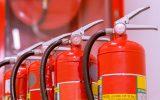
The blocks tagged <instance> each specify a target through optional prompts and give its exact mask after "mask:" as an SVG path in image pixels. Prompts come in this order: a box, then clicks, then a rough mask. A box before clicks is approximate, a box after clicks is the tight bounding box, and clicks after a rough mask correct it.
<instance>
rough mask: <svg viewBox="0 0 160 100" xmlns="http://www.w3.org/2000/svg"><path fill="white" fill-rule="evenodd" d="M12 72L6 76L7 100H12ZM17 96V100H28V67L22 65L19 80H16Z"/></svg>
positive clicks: (7, 72)
mask: <svg viewBox="0 0 160 100" xmlns="http://www.w3.org/2000/svg"><path fill="white" fill-rule="evenodd" d="M11 74H12V70H8V71H6V72H5V75H4V98H5V100H10V99H11V94H10V78H11ZM16 94H17V98H18V99H21V100H25V99H26V94H27V69H26V65H22V66H21V67H20V69H19V70H18V74H17V78H16Z"/></svg>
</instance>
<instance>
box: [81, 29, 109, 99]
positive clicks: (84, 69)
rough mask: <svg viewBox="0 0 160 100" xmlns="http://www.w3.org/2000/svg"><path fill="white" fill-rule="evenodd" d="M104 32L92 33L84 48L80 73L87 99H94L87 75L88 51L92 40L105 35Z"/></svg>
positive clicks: (92, 42)
mask: <svg viewBox="0 0 160 100" xmlns="http://www.w3.org/2000/svg"><path fill="white" fill-rule="evenodd" d="M105 35H106V32H105V30H102V31H99V32H97V33H96V34H94V35H93V36H92V37H91V38H90V39H89V41H88V42H87V44H86V46H85V49H84V54H83V58H82V73H83V74H82V75H83V79H84V88H85V92H86V94H87V98H88V100H94V95H93V91H92V83H91V82H90V76H89V57H90V52H91V49H92V46H93V44H94V42H95V41H96V40H97V39H98V38H99V37H101V36H105Z"/></svg>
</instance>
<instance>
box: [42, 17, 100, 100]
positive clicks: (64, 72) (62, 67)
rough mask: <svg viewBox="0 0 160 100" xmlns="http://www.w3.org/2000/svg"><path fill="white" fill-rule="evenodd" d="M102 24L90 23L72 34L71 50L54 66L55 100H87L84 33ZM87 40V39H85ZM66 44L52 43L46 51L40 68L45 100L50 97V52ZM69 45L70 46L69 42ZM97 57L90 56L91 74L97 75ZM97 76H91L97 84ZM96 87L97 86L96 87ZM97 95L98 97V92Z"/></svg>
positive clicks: (59, 41)
mask: <svg viewBox="0 0 160 100" xmlns="http://www.w3.org/2000/svg"><path fill="white" fill-rule="evenodd" d="M100 22H102V21H101V20H100V21H96V22H93V23H90V24H88V25H86V26H84V27H82V28H80V29H78V30H77V31H75V32H72V33H71V34H70V35H71V39H69V40H71V50H69V51H67V52H63V53H61V54H60V55H58V56H57V57H56V62H55V66H54V71H55V72H54V73H55V74H54V76H55V77H54V80H55V99H56V100H77V99H81V100H85V99H86V95H85V92H84V88H83V85H84V82H83V81H82V70H81V67H82V55H83V50H82V48H81V41H82V39H83V38H82V35H83V32H84V31H85V30H87V29H89V28H90V27H92V26H93V25H96V24H98V23H100ZM84 39H86V38H84ZM61 44H65V45H66V41H65V40H61V39H59V40H57V41H56V42H52V44H51V45H50V46H49V47H48V48H47V49H46V51H45V53H44V56H43V57H42V62H41V68H40V75H41V76H40V83H41V84H40V85H41V94H42V98H43V100H48V95H47V92H46V82H45V75H46V74H45V70H46V67H45V66H46V64H47V59H48V57H49V55H50V52H51V51H52V50H53V49H54V48H55V47H57V46H59V45H61ZM67 44H70V43H68V42H67ZM95 61H96V60H95V57H93V56H90V72H92V73H95V72H96V71H97V67H96V62H95ZM96 79H97V76H96V74H92V75H91V80H92V81H93V82H96ZM95 86H96V85H95ZM94 91H95V95H96V96H97V95H98V94H97V93H98V91H97V92H96V88H95V90H94Z"/></svg>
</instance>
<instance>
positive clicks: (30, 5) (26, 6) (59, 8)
mask: <svg viewBox="0 0 160 100" xmlns="http://www.w3.org/2000/svg"><path fill="white" fill-rule="evenodd" d="M42 1H43V0H29V1H28V0H11V1H10V3H11V7H12V10H13V12H14V14H15V15H16V16H17V17H18V18H19V19H20V20H21V21H22V22H24V23H25V24H27V25H33V24H35V23H37V22H38V20H39V19H40V18H41V16H42V14H43V13H42V12H43V11H42ZM80 4H81V0H67V2H66V0H48V9H47V14H46V17H45V19H44V22H43V23H42V25H41V26H40V28H41V29H45V30H47V29H56V28H59V27H61V26H63V25H65V24H68V23H69V22H70V21H71V20H72V19H73V18H74V17H75V15H76V14H77V13H78V10H79V8H80Z"/></svg>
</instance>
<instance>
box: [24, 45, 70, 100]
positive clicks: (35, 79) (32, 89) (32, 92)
mask: <svg viewBox="0 0 160 100" xmlns="http://www.w3.org/2000/svg"><path fill="white" fill-rule="evenodd" d="M45 46H46V45H45ZM42 48H43V47H42ZM43 49H44V48H43ZM66 50H70V48H67V47H63V48H62V47H60V48H56V49H55V50H54V51H66ZM40 60H41V57H40V59H37V58H36V60H35V61H33V62H32V63H31V64H30V65H29V67H28V95H27V99H29V100H35V99H38V100H41V94H40V83H39V70H40V63H41V61H40ZM54 63H55V62H54V59H53V57H52V55H51V56H50V57H49V60H48V63H47V66H46V77H45V80H46V87H47V93H48V95H49V96H48V97H49V100H54V95H53V94H54V83H53V78H54V69H53V68H54Z"/></svg>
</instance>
